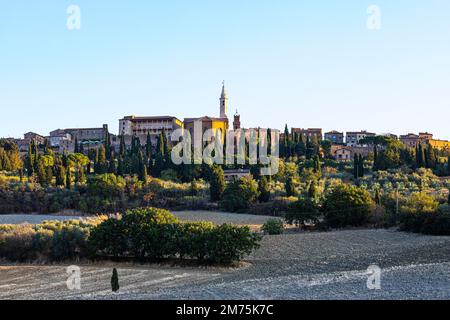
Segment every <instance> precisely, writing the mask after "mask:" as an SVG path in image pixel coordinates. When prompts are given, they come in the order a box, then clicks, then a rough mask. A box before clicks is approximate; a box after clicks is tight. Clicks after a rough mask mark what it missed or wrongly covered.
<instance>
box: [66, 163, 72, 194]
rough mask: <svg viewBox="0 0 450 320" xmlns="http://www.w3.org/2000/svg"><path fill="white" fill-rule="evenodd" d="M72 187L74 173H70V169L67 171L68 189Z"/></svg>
mask: <svg viewBox="0 0 450 320" xmlns="http://www.w3.org/2000/svg"><path fill="white" fill-rule="evenodd" d="M71 186H72V172H71V171H70V167H68V168H67V170H66V188H67V189H70V188H71Z"/></svg>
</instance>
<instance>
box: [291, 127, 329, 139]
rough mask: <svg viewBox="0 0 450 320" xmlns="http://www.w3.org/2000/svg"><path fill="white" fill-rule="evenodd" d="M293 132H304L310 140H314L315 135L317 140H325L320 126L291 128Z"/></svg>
mask: <svg viewBox="0 0 450 320" xmlns="http://www.w3.org/2000/svg"><path fill="white" fill-rule="evenodd" d="M291 133H292V134H295V133H296V134H303V135H304V136H305V137H306V138H309V139H310V140H312V139H313V138H314V137H315V138H316V139H317V141H322V140H323V134H322V129H320V128H308V129H302V128H291Z"/></svg>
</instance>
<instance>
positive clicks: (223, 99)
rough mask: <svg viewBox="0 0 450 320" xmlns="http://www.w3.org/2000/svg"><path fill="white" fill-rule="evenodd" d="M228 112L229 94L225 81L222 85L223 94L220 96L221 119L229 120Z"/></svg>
mask: <svg viewBox="0 0 450 320" xmlns="http://www.w3.org/2000/svg"><path fill="white" fill-rule="evenodd" d="M227 112H228V94H227V90H226V89H225V81H224V82H223V84H222V94H221V96H220V117H221V118H228V117H227Z"/></svg>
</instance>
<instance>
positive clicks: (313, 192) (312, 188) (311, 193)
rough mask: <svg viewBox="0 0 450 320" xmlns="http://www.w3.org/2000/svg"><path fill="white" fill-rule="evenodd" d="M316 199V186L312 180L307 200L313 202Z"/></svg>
mask: <svg viewBox="0 0 450 320" xmlns="http://www.w3.org/2000/svg"><path fill="white" fill-rule="evenodd" d="M316 197H317V185H316V182H315V181H314V180H312V181H311V183H310V184H309V188H308V198H310V199H311V200H315V199H316Z"/></svg>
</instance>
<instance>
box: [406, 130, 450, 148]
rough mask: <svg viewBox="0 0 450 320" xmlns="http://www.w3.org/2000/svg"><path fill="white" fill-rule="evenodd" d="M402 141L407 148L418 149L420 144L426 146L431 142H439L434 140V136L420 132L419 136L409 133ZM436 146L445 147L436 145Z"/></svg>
mask: <svg viewBox="0 0 450 320" xmlns="http://www.w3.org/2000/svg"><path fill="white" fill-rule="evenodd" d="M400 141H401V142H403V143H404V144H405V145H406V146H408V147H410V148H416V147H417V146H418V145H419V143H422V144H425V143H429V141H439V140H433V134H432V133H428V132H420V133H419V134H418V135H417V134H414V133H408V134H406V135H402V136H400ZM436 145H441V146H442V145H445V143H444V144H439V143H436Z"/></svg>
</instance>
